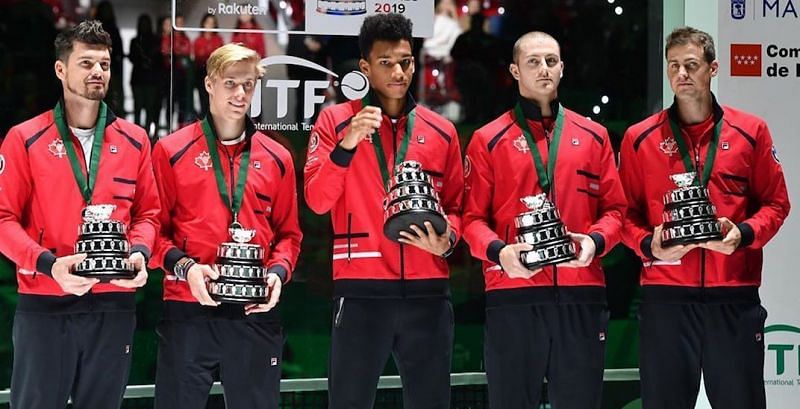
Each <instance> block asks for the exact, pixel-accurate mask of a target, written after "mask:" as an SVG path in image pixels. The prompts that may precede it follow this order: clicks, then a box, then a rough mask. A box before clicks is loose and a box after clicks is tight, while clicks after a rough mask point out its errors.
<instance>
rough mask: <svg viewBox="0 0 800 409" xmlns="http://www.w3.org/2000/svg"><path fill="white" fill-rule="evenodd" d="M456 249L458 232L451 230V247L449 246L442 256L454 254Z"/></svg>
mask: <svg viewBox="0 0 800 409" xmlns="http://www.w3.org/2000/svg"><path fill="white" fill-rule="evenodd" d="M455 249H456V233H455V232H454V231H452V230H451V231H450V247H448V248H447V251H445V252H444V253H442V257H447V256H449V255H451V254H453V250H455Z"/></svg>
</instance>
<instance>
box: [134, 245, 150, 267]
mask: <svg viewBox="0 0 800 409" xmlns="http://www.w3.org/2000/svg"><path fill="white" fill-rule="evenodd" d="M133 253H142V255H143V256H144V262H145V264H147V262H148V261H150V249H149V248H147V246H145V245H144V244H134V245H133V246H131V254H133Z"/></svg>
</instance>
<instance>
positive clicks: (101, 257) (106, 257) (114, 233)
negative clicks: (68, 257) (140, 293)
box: [74, 205, 136, 282]
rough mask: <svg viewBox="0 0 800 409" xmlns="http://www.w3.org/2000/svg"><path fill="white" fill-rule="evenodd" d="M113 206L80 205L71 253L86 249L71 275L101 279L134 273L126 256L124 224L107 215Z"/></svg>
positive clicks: (127, 254) (110, 212)
mask: <svg viewBox="0 0 800 409" xmlns="http://www.w3.org/2000/svg"><path fill="white" fill-rule="evenodd" d="M116 208H117V207H116V206H114V205H89V206H86V207H85V208H84V209H83V212H82V218H83V223H82V224H81V225H80V227H79V229H78V241H77V242H75V253H86V259H84V260H83V261H81V262H80V263H79V264H78V265H77V266H75V271H74V274H75V275H79V276H81V277H87V278H97V279H99V280H100V281H102V282H107V281H110V280H112V279H131V278H134V277H135V276H136V271H135V268H134V267H133V264H132V263H131V262H130V261H129V260H128V257H129V256H130V250H131V249H130V247H131V246H130V243H128V239H127V237H126V236H125V225H124V224H122V222H120V221H117V220H112V219H111V214H112V213H113V212H114V209H116Z"/></svg>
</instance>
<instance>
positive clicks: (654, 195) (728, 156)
mask: <svg viewBox="0 0 800 409" xmlns="http://www.w3.org/2000/svg"><path fill="white" fill-rule="evenodd" d="M670 116H672V117H673V118H677V112H676V107H675V106H674V105H673V106H672V107H671V108H670V109H668V110H664V111H661V112H659V113H657V114H655V115H653V116H651V117H649V118H647V119H645V120H644V121H642V122H639V123H638V124H636V125H633V126H632V127H630V128H629V129H628V130H627V132H625V137H624V140H623V142H622V148H621V151H620V177H621V178H622V183H623V186H625V193H626V195H627V197H628V204H629V206H628V212H627V216H626V218H625V222H624V234H623V241H624V243H625V245H627V246H628V247H630V248H631V249H633V250H634V251H636V253H637V254H638V255H639V256H640V257H642V259H643V260H644V267H643V269H642V276H641V283H642V285H661V286H682V287H737V286H758V285H760V284H761V264H762V251H761V248H762V247H764V245H765V244H766V243H767V242H768V241H769V240H770V239H771V238H772V236H774V235H775V233H777V232H778V229H779V228H780V226H781V225H782V224H783V221H784V219H785V218H786V216H787V215H788V214H789V197H788V195H787V193H786V182H785V181H784V177H783V170H782V168H781V166H780V163H779V162H778V159H777V156H776V152H775V148H774V145H773V142H772V137H771V136H770V133H769V130H768V129H767V125H766V123H764V121H763V120H762V119H760V118H758V117H756V116H754V115H751V114H748V113H746V112H743V111H739V110H737V109H734V108H731V107H727V106H725V107H722V106H720V105H719V104H717V102H716V99H715V100H714V113H713V121H714V123H717V122H718V121H723V123H722V131H721V134H720V139H719V147H718V150H717V154H716V159H715V162H714V167H713V169H712V173H711V178H710V180H709V182H708V190H709V193H710V196H711V203H712V204H714V206H716V208H717V217H723V216H724V217H727V218H729V219H730V220H731V221H733V222H734V223H737V225H738V226H739V229H740V230H741V232H742V242H741V244H740V246H739V249H737V250H736V251H735V252H734V253H733V254H731V255H730V256H726V255H723V254H721V253H717V252H714V251H709V250H705V249H695V250H692V251H690V252H689V253H687V254H686V255H685V256H684V257H683V258H682V259H681V260H679V261H677V262H664V261H661V260H653V255H652V252H651V250H650V245H651V240H652V234H653V228H654V227H655V226H657V225H660V224H661V223H662V211H663V210H664V205H663V202H662V196H663V195H664V194H665V193H667V192H668V191H669V190H672V189H675V188H676V186H675V184H674V183H673V182H672V180H670V179H669V176H670V175H672V174H676V173H684V172H686V168H685V167H684V164H683V161H682V159H681V155H680V153H679V152H678V151H677V147H676V145H675V143H674V139H672V138H673V135H672V131H671V130H670V125H669V120H668V117H670ZM681 133H682V134H681V135H680V136H677V135H676V136H675V137H681V138H684V140H685V141H686V143H687V145H688V146H689V149H690V152H695V153H696V154H697V157H698V158H700V162H701V163H700V166H697V165H695V166H696V167H697V169H698V170H702V166H703V163H702V162H704V161H705V158H706V152H707V150H708V146H709V142H710V141H711V134H712V132H706V133H705V134H704V135H703V136H702V138H701V140H700V141H699V143H696V142H695V141H693V140H692V139H691V138H687V137H686V135H685V132H681Z"/></svg>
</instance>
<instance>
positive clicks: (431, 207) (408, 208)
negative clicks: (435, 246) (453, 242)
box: [383, 161, 447, 241]
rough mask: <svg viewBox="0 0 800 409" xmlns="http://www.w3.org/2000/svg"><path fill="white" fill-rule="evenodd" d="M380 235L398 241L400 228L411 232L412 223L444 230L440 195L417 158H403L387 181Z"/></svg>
mask: <svg viewBox="0 0 800 409" xmlns="http://www.w3.org/2000/svg"><path fill="white" fill-rule="evenodd" d="M383 216H384V224H383V234H385V235H386V237H388V238H389V239H390V240H393V241H397V240H398V239H399V238H400V237H401V236H400V232H401V231H406V232H409V233H412V234H413V230H411V229H410V228H409V227H410V226H411V225H412V224H413V225H416V226H418V227H420V228H422V229H424V228H425V225H424V223H425V222H426V221H427V222H431V224H433V228H434V230H436V233H437V234H443V233H444V232H445V231H446V230H447V220H446V219H445V217H444V211H443V210H442V207H441V205H439V194H438V193H437V192H436V190H435V189H434V188H433V183H432V181H431V177H430V176H429V175H428V174H427V173H425V172H424V171H423V170H422V165H421V164H420V163H419V162H416V161H405V162H402V163H400V164H399V165H397V166H396V167H395V174H394V176H393V177H392V178H391V179H390V181H389V193H388V194H387V195H386V197H385V198H384V199H383Z"/></svg>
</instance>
